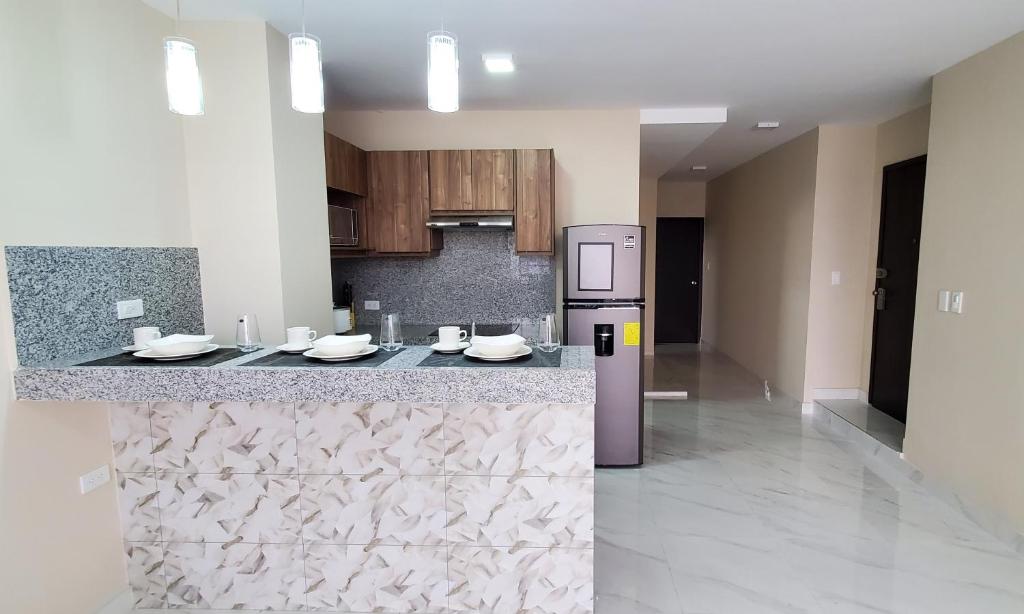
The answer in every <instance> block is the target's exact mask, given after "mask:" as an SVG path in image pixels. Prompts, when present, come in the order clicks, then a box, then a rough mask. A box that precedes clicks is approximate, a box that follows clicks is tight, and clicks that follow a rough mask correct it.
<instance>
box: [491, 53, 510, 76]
mask: <svg viewBox="0 0 1024 614" xmlns="http://www.w3.org/2000/svg"><path fill="white" fill-rule="evenodd" d="M483 58H484V68H486V69H487V72H489V73H510V72H515V70H516V64H515V62H513V61H512V54H511V53H485V54H484V56H483Z"/></svg>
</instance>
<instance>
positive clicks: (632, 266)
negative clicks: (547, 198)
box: [562, 224, 644, 466]
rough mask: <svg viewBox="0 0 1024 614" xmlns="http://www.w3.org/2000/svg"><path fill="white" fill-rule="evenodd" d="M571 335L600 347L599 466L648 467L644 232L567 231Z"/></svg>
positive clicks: (566, 302)
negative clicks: (645, 458) (645, 449)
mask: <svg viewBox="0 0 1024 614" xmlns="http://www.w3.org/2000/svg"><path fill="white" fill-rule="evenodd" d="M562 246H563V249H564V250H565V252H564V253H565V257H564V258H565V261H564V264H565V266H564V268H563V274H562V279H563V293H562V296H563V297H564V298H563V305H562V307H563V327H564V330H565V331H566V333H565V334H566V342H567V343H568V344H570V345H591V344H592V345H593V346H594V353H595V354H596V356H597V358H596V366H597V407H596V415H595V424H594V438H595V450H594V453H595V462H596V464H597V465H600V466H630V465H640V464H642V463H643V431H644V413H643V394H644V383H643V372H644V369H643V342H644V341H643V340H644V227H643V226H623V225H616V224H595V225H589V226H568V227H566V228H563V229H562Z"/></svg>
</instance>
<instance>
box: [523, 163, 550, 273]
mask: <svg viewBox="0 0 1024 614" xmlns="http://www.w3.org/2000/svg"><path fill="white" fill-rule="evenodd" d="M515 161H516V173H515V177H516V182H515V186H516V193H515V202H516V231H515V232H516V253H519V254H550V255H554V253H555V155H554V152H553V151H552V150H550V149H518V150H516V155H515Z"/></svg>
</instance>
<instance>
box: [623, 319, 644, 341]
mask: <svg viewBox="0 0 1024 614" xmlns="http://www.w3.org/2000/svg"><path fill="white" fill-rule="evenodd" d="M622 345H640V323H639V322H626V323H624V324H623V325H622Z"/></svg>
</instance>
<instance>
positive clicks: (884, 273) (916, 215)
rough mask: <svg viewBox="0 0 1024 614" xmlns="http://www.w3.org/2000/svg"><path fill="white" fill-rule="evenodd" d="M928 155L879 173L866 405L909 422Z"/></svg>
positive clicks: (906, 161) (897, 164) (899, 163)
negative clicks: (880, 197) (878, 209)
mask: <svg viewBox="0 0 1024 614" xmlns="http://www.w3.org/2000/svg"><path fill="white" fill-rule="evenodd" d="M926 163H927V156H920V157H917V158H912V159H910V160H905V161H903V162H897V163H896V164H890V165H888V166H886V167H885V168H884V169H882V203H881V207H882V208H881V214H880V216H879V225H878V263H877V269H876V272H875V291H874V293H873V294H874V297H875V318H874V327H873V330H872V343H871V380H870V385H869V388H868V402H869V403H870V404H871V405H872V406H873V407H875V408H877V409H879V410H881V411H883V412H885V413H887V414H889V415H890V416H892V417H893V418H895V419H896V420H899V421H900V422H903V423H906V421H907V396H908V392H909V389H910V359H911V356H910V353H911V349H912V345H913V338H914V308H915V302H916V300H917V265H918V257H919V253H920V247H921V215H922V212H923V207H924V183H925V169H926Z"/></svg>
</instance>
